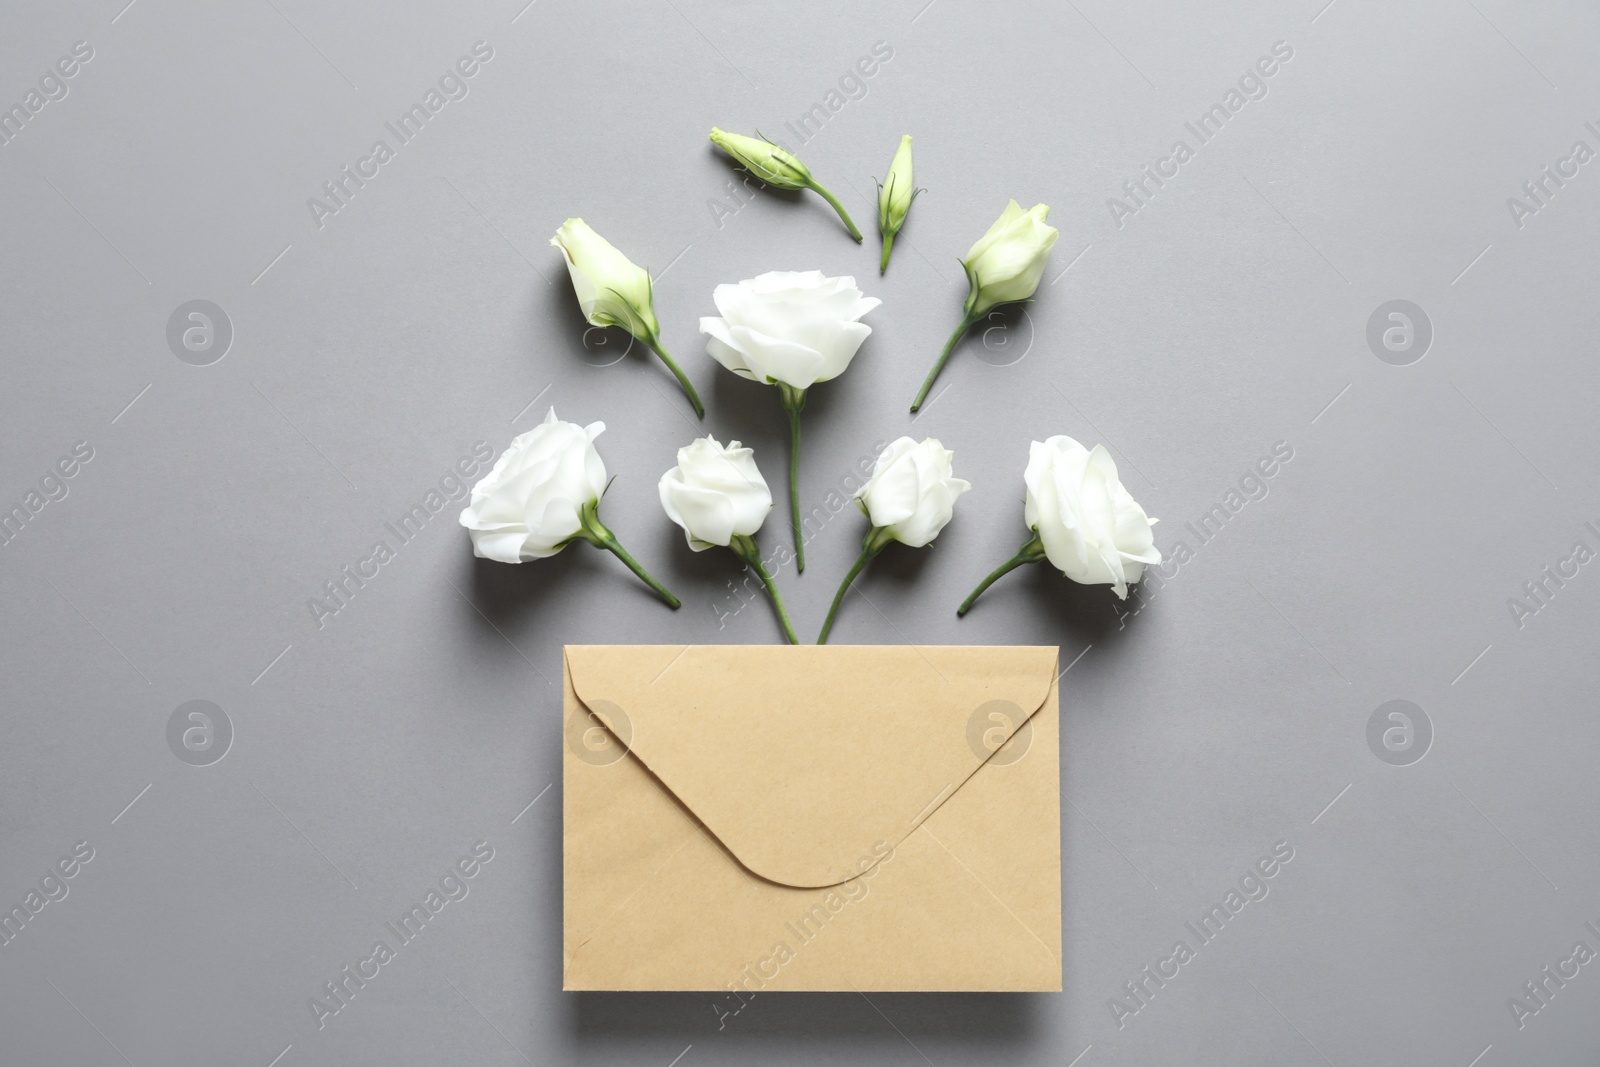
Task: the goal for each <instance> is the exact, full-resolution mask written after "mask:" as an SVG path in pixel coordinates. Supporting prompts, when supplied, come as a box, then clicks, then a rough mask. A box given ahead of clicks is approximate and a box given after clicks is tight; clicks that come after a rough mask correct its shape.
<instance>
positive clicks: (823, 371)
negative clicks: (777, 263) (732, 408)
mask: <svg viewBox="0 0 1600 1067" xmlns="http://www.w3.org/2000/svg"><path fill="white" fill-rule="evenodd" d="M711 299H712V300H713V301H715V303H716V305H717V310H718V311H719V312H721V317H715V316H707V317H705V318H702V319H701V320H700V332H701V333H703V334H708V335H709V336H710V340H709V341H707V342H706V351H707V352H709V353H711V356H712V358H713V359H715V360H716V361H717V362H718V363H721V364H722V365H723V366H724V367H727V368H728V369H729V370H731V371H733V372H734V373H735V374H737V375H740V376H741V377H744V378H750V379H752V380H754V381H758V382H765V383H767V384H769V385H778V384H782V385H787V386H789V387H790V388H792V389H809V388H811V387H812V386H813V385H815V384H816V383H817V382H825V381H828V380H829V379H831V378H837V377H838V376H839V375H841V374H843V373H844V371H845V368H846V367H848V366H850V361H851V360H852V359H854V358H855V355H856V351H857V349H859V348H860V347H861V342H863V341H865V340H866V339H867V335H868V334H870V333H871V332H872V327H870V326H868V325H866V324H864V323H862V322H860V321H858V320H859V319H860V318H861V316H863V315H865V314H866V313H867V312H869V311H871V310H872V309H873V308H875V307H877V306H878V305H879V304H881V303H883V301H881V300H878V299H877V298H875V297H870V296H863V295H862V293H861V290H860V289H857V288H856V280H855V279H854V278H852V277H849V276H848V275H846V276H844V277H841V278H829V277H827V276H825V275H824V274H823V273H822V272H821V271H820V270H808V271H781V270H775V271H768V272H767V273H766V274H763V275H761V276H760V277H757V278H751V279H749V280H748V281H742V282H739V283H737V284H734V285H719V286H717V287H716V289H715V290H714V291H713V292H712V294H711Z"/></svg>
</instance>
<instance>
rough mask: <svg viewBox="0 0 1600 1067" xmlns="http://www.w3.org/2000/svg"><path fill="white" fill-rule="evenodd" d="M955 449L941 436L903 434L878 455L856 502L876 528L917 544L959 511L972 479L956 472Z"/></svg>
mask: <svg viewBox="0 0 1600 1067" xmlns="http://www.w3.org/2000/svg"><path fill="white" fill-rule="evenodd" d="M953 456H954V453H952V452H951V451H950V450H949V449H947V448H945V447H944V446H943V445H942V444H940V443H939V441H938V440H937V439H935V438H932V437H929V438H926V439H924V440H923V441H922V442H921V443H918V442H916V441H913V440H912V439H911V438H909V437H902V438H900V439H898V440H896V441H894V442H893V443H892V444H890V445H889V447H888V448H885V449H884V450H883V452H882V453H880V454H879V456H878V462H877V463H876V464H875V465H874V466H873V468H872V477H870V478H868V479H867V484H865V485H863V486H862V487H861V488H860V489H858V490H856V496H855V499H856V504H857V505H858V506H859V507H860V508H861V510H862V511H863V512H864V513H865V514H866V516H867V518H868V519H869V520H871V522H872V525H873V527H874V528H877V529H881V530H883V531H884V532H885V533H886V534H887V535H888V536H890V537H892V538H894V539H895V540H896V541H899V542H900V543H901V544H904V545H910V546H911V547H912V548H921V547H922V546H923V545H926V544H927V543H928V542H930V541H932V540H933V539H934V538H935V537H937V536H938V535H939V531H940V530H942V529H944V528H945V525H946V524H947V523H948V522H949V521H950V517H951V516H952V515H954V514H955V506H956V500H957V498H958V497H960V496H961V494H962V493H965V492H966V491H967V490H969V489H971V488H972V483H971V482H967V481H964V480H963V479H961V478H955V477H952V476H951V473H950V469H951V468H950V461H951V459H952V458H953Z"/></svg>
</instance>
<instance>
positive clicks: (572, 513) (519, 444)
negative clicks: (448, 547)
mask: <svg viewBox="0 0 1600 1067" xmlns="http://www.w3.org/2000/svg"><path fill="white" fill-rule="evenodd" d="M605 428H606V424H605V423H603V422H591V423H590V424H589V425H588V426H579V425H578V424H577V423H574V422H562V421H561V420H560V419H558V418H556V409H555V408H551V409H550V413H549V414H548V415H546V416H545V420H544V422H542V423H540V424H539V425H538V426H535V427H534V428H533V429H531V430H529V431H528V432H527V433H525V434H522V435H521V436H520V437H517V438H516V439H515V440H513V441H512V442H511V444H510V446H509V447H507V448H506V450H505V451H504V452H502V453H501V454H500V458H499V459H498V460H497V461H495V465H494V469H493V470H491V471H490V472H489V473H488V474H487V475H485V476H484V478H483V479H482V480H481V481H479V482H478V484H477V485H475V486H473V487H472V499H471V500H470V502H469V503H468V505H467V508H466V510H465V511H463V512H462V513H461V525H463V526H465V527H466V528H467V531H468V533H469V534H470V535H471V537H472V552H473V554H474V555H476V556H479V557H481V558H483V559H495V560H499V561H500V562H501V563H522V562H524V561H525V560H531V559H544V558H545V557H547V556H553V555H555V554H556V553H557V552H560V551H561V550H562V549H563V548H565V547H566V546H567V542H569V541H571V540H572V539H573V538H574V537H576V536H577V535H578V533H579V532H580V531H581V530H582V529H583V519H582V514H581V513H582V511H583V508H584V506H585V505H587V504H593V503H595V502H596V501H598V500H599V499H600V494H601V493H603V492H605V488H606V465H605V461H603V460H602V459H601V458H600V453H599V452H597V451H595V447H594V439H595V438H596V437H599V436H600V435H601V434H602V433H604V432H605Z"/></svg>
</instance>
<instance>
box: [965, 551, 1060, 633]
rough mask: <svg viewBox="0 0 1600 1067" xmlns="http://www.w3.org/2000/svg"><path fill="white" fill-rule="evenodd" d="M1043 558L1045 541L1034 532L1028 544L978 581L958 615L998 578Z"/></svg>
mask: <svg viewBox="0 0 1600 1067" xmlns="http://www.w3.org/2000/svg"><path fill="white" fill-rule="evenodd" d="M1041 559H1044V543H1043V542H1041V541H1040V540H1039V535H1038V534H1034V535H1033V536H1032V537H1030V538H1028V543H1027V544H1025V545H1023V546H1022V547H1021V548H1019V549H1018V550H1017V554H1016V555H1015V556H1012V557H1011V558H1010V559H1008V560H1006V561H1005V562H1004V563H1002V564H1000V566H998V567H996V568H995V569H994V570H992V571H990V572H989V576H988V577H987V578H985V579H984V580H983V581H981V582H979V583H978V588H976V589H974V590H973V591H972V595H971V596H969V597H967V599H965V600H963V601H962V602H961V606H960V607H959V608H957V609H956V615H958V616H960V615H965V614H966V613H967V612H968V611H970V610H971V608H972V602H973V601H974V600H977V599H978V597H980V596H982V595H983V591H984V590H985V589H987V588H989V587H990V586H991V585H993V584H994V583H995V580H996V579H997V578H1000V577H1002V576H1004V575H1007V574H1010V573H1011V572H1012V571H1014V570H1016V569H1017V568H1018V567H1020V566H1022V565H1023V564H1024V563H1038V562H1039V561H1040V560H1041Z"/></svg>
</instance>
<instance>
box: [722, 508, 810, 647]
mask: <svg viewBox="0 0 1600 1067" xmlns="http://www.w3.org/2000/svg"><path fill="white" fill-rule="evenodd" d="M728 547H729V548H731V549H732V550H733V554H734V555H736V556H738V557H739V558H740V559H742V560H744V561H745V563H747V564H749V565H750V569H751V570H753V571H755V572H756V577H758V578H760V579H761V584H762V585H764V586H766V587H767V596H769V597H771V598H772V606H773V607H774V608H776V609H777V612H778V621H779V622H780V623H782V624H783V636H784V637H786V638H788V639H789V643H790V644H791V645H798V644H799V643H800V638H798V637H796V636H795V633H794V624H793V623H791V622H790V621H789V611H788V609H787V608H785V607H784V606H783V597H782V596H780V595H779V594H778V586H777V583H776V582H774V581H773V580H772V575H771V573H770V572H768V570H767V567H766V564H764V563H762V562H761V549H760V548H758V547H757V546H756V541H755V538H753V537H750V536H747V535H745V534H734V535H733V540H732V541H729V542H728Z"/></svg>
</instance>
